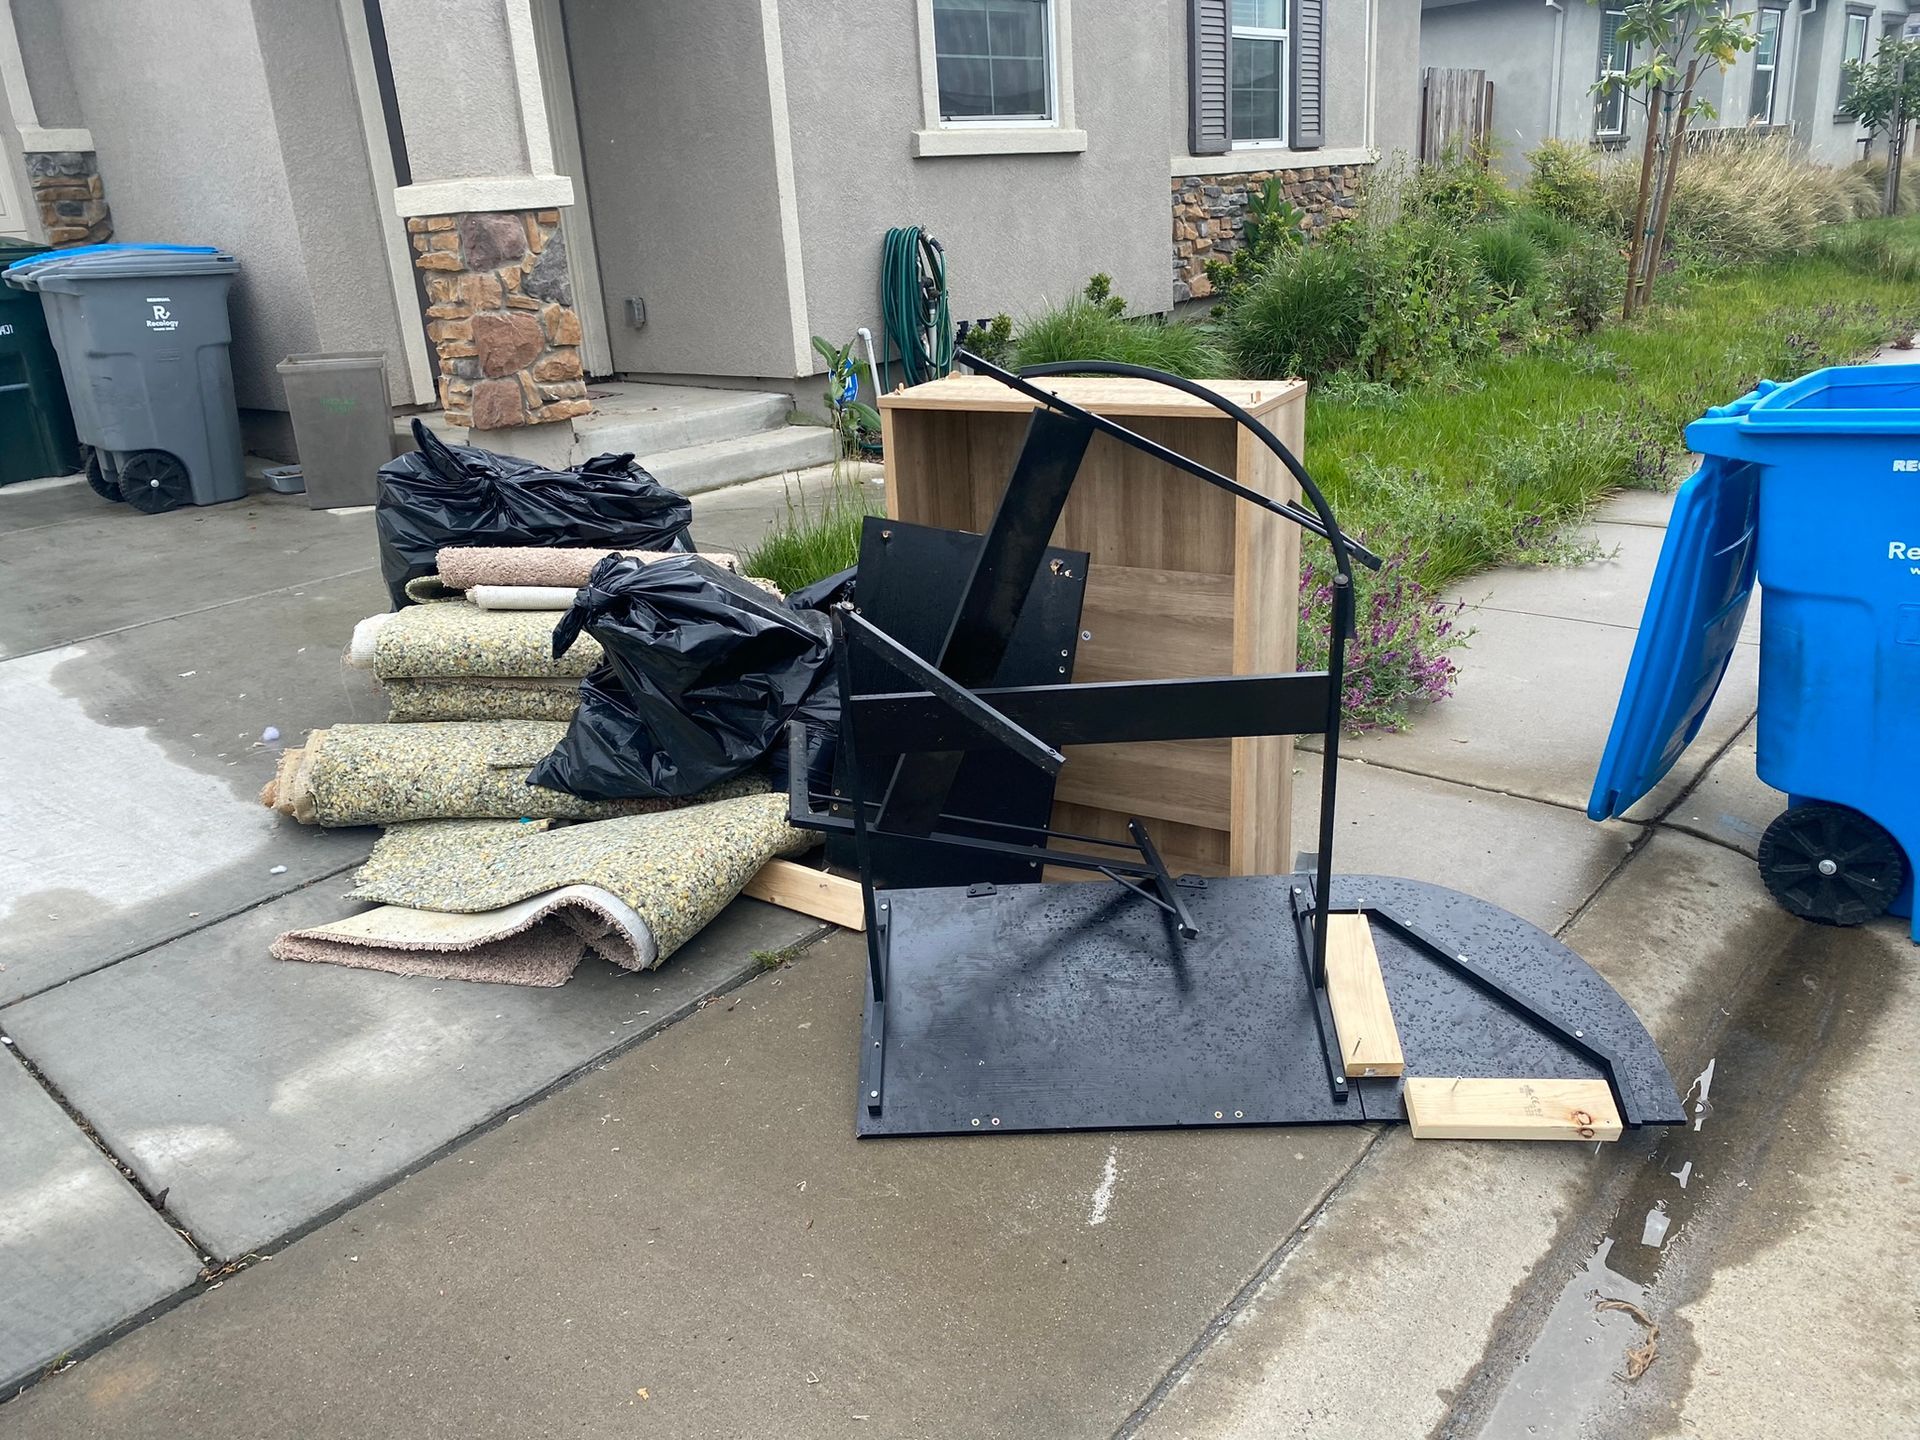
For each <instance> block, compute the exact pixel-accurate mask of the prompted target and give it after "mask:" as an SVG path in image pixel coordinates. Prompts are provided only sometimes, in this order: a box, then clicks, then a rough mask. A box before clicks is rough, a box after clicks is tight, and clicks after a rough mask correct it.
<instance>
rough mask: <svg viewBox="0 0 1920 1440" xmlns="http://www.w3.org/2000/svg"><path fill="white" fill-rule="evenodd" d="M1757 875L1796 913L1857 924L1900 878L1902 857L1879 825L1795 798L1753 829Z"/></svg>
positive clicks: (1896, 888) (1874, 911)
mask: <svg viewBox="0 0 1920 1440" xmlns="http://www.w3.org/2000/svg"><path fill="white" fill-rule="evenodd" d="M1759 861H1760V878H1761V879H1763V880H1765V881H1766V883H1767V889H1768V891H1769V892H1770V893H1771V894H1772V895H1773V898H1774V899H1776V900H1778V901H1779V902H1780V903H1781V904H1782V905H1783V906H1785V907H1786V908H1787V909H1788V910H1791V911H1792V912H1793V913H1794V914H1795V915H1798V916H1799V917H1800V918H1801V919H1802V920H1811V921H1813V922H1815V923H1816V924H1819V925H1864V924H1866V923H1867V921H1869V920H1875V919H1878V918H1879V917H1880V916H1882V915H1884V914H1886V911H1887V907H1888V906H1889V905H1891V904H1893V902H1894V899H1895V898H1896V897H1897V896H1898V895H1899V893H1900V890H1901V887H1902V886H1904V885H1905V884H1906V883H1907V858H1906V855H1905V854H1904V853H1903V852H1902V851H1901V849H1900V846H1899V843H1898V842H1897V841H1895V840H1894V838H1893V837H1892V836H1891V835H1889V834H1888V833H1887V832H1886V830H1885V829H1884V828H1882V827H1881V826H1880V825H1878V824H1877V823H1875V822H1874V821H1872V820H1870V819H1868V818H1867V817H1866V816H1865V815H1862V814H1861V813H1860V812H1859V811H1858V810H1850V809H1848V808H1847V807H1846V806H1845V805H1828V804H1825V803H1824V802H1816V803H1813V804H1808V805H1796V806H1794V807H1793V809H1791V810H1788V811H1786V812H1785V813H1784V814H1782V815H1781V816H1779V818H1777V819H1776V820H1775V821H1774V822H1773V823H1772V824H1771V825H1769V826H1768V827H1767V833H1766V834H1765V835H1763V836H1761V837H1760V854H1759Z"/></svg>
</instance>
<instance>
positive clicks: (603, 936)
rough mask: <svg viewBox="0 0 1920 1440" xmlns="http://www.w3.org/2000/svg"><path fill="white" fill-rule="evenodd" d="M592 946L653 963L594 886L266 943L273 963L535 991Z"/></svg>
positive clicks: (322, 929)
mask: <svg viewBox="0 0 1920 1440" xmlns="http://www.w3.org/2000/svg"><path fill="white" fill-rule="evenodd" d="M424 823H428V824H431V823H433V822H431V821H429V822H424ZM516 828H518V827H516ZM589 950H591V951H593V952H594V953H595V954H597V955H599V956H601V958H603V959H605V960H608V961H610V962H611V963H613V964H615V965H618V966H619V967H620V968H621V969H623V970H647V969H650V968H652V967H653V966H654V965H655V964H657V963H658V961H659V958H660V952H659V947H658V946H656V945H655V944H654V942H653V932H652V931H650V930H648V929H647V923H646V921H644V920H643V919H641V918H640V915H639V912H637V911H636V910H634V909H633V907H632V906H630V905H628V904H627V903H626V902H625V901H624V900H622V899H621V898H620V897H619V896H617V895H615V894H614V893H613V892H612V891H610V890H603V889H601V888H600V887H599V886H597V885H564V886H562V887H560V888H559V889H557V890H549V891H547V892H546V893H545V894H542V895H535V896H532V897H530V898H528V899H525V900H521V901H517V902H516V903H514V904H512V905H504V906H501V907H500V908H499V909H497V910H485V911H480V912H478V913H476V914H467V915H462V914H454V913H451V912H448V911H442V910H412V909H408V908H407V907H405V906H402V905H377V906H375V907H374V908H373V909H371V910H363V911H362V912H361V913H360V914H358V915H350V916H348V917H347V918H346V919H345V920H336V921H334V922H333V923H332V924H330V925H318V926H315V927H314V928H313V929H311V930H293V931H289V932H288V933H287V934H285V935H282V936H281V937H280V938H279V939H277V940H275V941H274V942H273V944H272V945H271V946H269V947H268V952H269V953H270V954H272V955H273V956H274V957H275V958H277V959H280V960H306V961H310V962H315V963H320V964H328V965H348V966H352V967H353V968H355V969H360V970H384V971H387V972H388V973H390V974H394V975H420V976H425V977H427V978H429V979H433V980H474V981H483V982H490V983H493V984H502V985H542V986H553V985H562V984H565V983H566V981H567V978H568V977H569V976H570V975H572V974H573V972H574V968H575V967H576V966H578V965H579V963H580V959H581V957H582V955H584V954H585V953H586V952H587V951H589Z"/></svg>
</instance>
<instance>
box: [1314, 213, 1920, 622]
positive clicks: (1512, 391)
mask: <svg viewBox="0 0 1920 1440" xmlns="http://www.w3.org/2000/svg"><path fill="white" fill-rule="evenodd" d="M1868 224H1869V225H1871V226H1872V229H1873V231H1874V232H1877V233H1879V234H1881V235H1884V236H1885V238H1886V239H1887V242H1888V245H1889V247H1890V248H1891V249H1892V250H1893V251H1895V252H1897V253H1907V254H1913V255H1916V256H1920V219H1904V220H1895V221H1878V222H1868ZM1849 228H1850V229H1858V230H1866V229H1867V228H1868V226H1867V225H1862V226H1858V227H1849ZM1901 268H1903V267H1898V266H1892V267H1888V266H1882V267H1878V268H1877V269H1874V270H1872V271H1869V270H1867V269H1865V268H1863V267H1862V266H1861V264H1860V263H1859V262H1858V261H1857V260H1853V261H1849V259H1847V258H1842V257H1836V256H1831V255H1811V256H1803V257H1799V258H1796V259H1791V260H1785V261H1781V262H1778V263H1776V264H1772V265H1767V266H1764V267H1758V268H1754V269H1748V270H1743V271H1740V272H1737V273H1735V274H1731V275H1727V276H1725V277H1722V278H1717V279H1707V280H1698V281H1694V282H1691V283H1688V284H1686V285H1684V286H1678V285H1676V287H1675V293H1674V294H1672V295H1671V296H1670V297H1668V298H1667V299H1666V300H1665V301H1664V302H1663V303H1662V304H1660V305H1659V306H1658V307H1657V308H1655V309H1652V310H1650V311H1648V312H1646V313H1645V314H1644V315H1642V316H1641V317H1638V318H1636V320H1635V321H1634V322H1633V323H1632V324H1631V325H1614V326H1611V327H1608V328H1606V329H1604V330H1602V331H1601V332H1600V333H1599V334H1597V335H1594V336H1592V337H1591V338H1589V339H1587V340H1585V341H1580V342H1573V343H1566V344H1561V345H1557V346H1555V347H1552V348H1549V349H1547V350H1544V351H1541V352H1537V353H1526V354H1518V355H1507V356H1498V357H1494V358H1490V359H1488V360H1485V361H1483V362H1480V363H1478V364H1476V365H1473V366H1470V367H1469V368H1468V370H1467V372H1466V373H1465V375H1464V376H1462V377H1459V378H1458V379H1456V380H1455V381H1453V382H1451V383H1447V384H1433V385H1427V386H1423V387H1418V388H1415V389H1412V390H1408V391H1404V392H1400V393H1398V394H1382V395H1381V396H1380V397H1379V399H1378V400H1377V401H1376V400H1374V399H1373V398H1371V397H1366V398H1362V399H1359V400H1343V399H1339V398H1328V397H1326V396H1321V395H1316V396H1314V397H1312V398H1311V399H1310V401H1309V408H1308V412H1307V454H1306V461H1307V465H1308V468H1309V469H1310V470H1311V472H1312V473H1313V475H1314V478H1315V479H1316V480H1318V481H1319V483H1320V484H1321V485H1322V486H1323V487H1324V488H1325V489H1326V490H1327V491H1328V494H1329V497H1330V498H1331V499H1332V501H1333V503H1334V506H1335V509H1336V512H1337V513H1338V514H1339V515H1340V517H1341V520H1342V522H1343V523H1344V524H1346V525H1347V526H1349V527H1350V528H1353V529H1356V530H1358V531H1360V532H1361V533H1362V534H1364V535H1365V536H1366V537H1367V539H1368V541H1369V543H1371V544H1372V546H1373V547H1374V548H1375V549H1376V550H1380V551H1382V552H1383V553H1405V554H1406V555H1407V556H1408V558H1409V560H1410V561H1411V563H1412V568H1413V571H1414V574H1415V576H1416V577H1417V578H1418V580H1419V581H1420V582H1421V583H1422V584H1424V585H1426V586H1429V587H1437V586H1441V585H1445V584H1447V583H1448V582H1450V581H1453V580H1457V579H1459V578H1461V577H1462V576H1465V575H1468V574H1471V573H1472V572H1474V571H1476V570H1479V569H1483V568H1485V567H1486V566H1488V565H1493V564H1498V563H1500V562H1502V561H1512V560H1528V559H1535V560H1546V559H1553V558H1556V554H1557V551H1556V542H1555V540H1554V538H1553V537H1554V535H1555V533H1556V532H1557V531H1559V530H1561V529H1562V528H1564V526H1565V525H1566V524H1567V523H1568V522H1569V521H1572V520H1574V519H1577V518H1578V517H1579V516H1580V515H1581V514H1583V513H1584V512H1585V511H1586V510H1587V509H1588V508H1590V507H1591V506H1592V505H1593V504H1594V502H1595V501H1597V500H1599V499H1600V498H1601V497H1602V496H1604V495H1605V494H1606V493H1608V492H1609V491H1611V490H1614V489H1618V488H1621V487H1632V486H1639V487H1643V488H1659V487H1663V486H1665V485H1667V484H1669V483H1671V480H1672V475H1673V471H1674V469H1675V467H1676V466H1677V465H1678V464H1679V462H1680V460H1681V457H1682V455H1683V453H1684V449H1685V445H1684V441H1683V439H1682V432H1683V430H1684V429H1685V427H1686V425H1687V423H1688V422H1689V421H1691V420H1694V419H1697V418H1698V417H1699V416H1700V414H1701V413H1702V412H1703V411H1704V410H1705V409H1706V408H1707V407H1708V406H1709V405H1716V404H1722V403H1724V402H1726V401H1728V400H1732V399H1735V398H1736V397H1738V396H1739V395H1741V394H1744V393H1745V392H1746V391H1748V390H1750V389H1751V388H1752V387H1753V384H1754V382H1755V381H1756V380H1760V379H1763V378H1767V379H1776V380H1788V379H1792V378H1793V377H1795V376H1797V375H1801V374H1804V373H1805V372H1806V371H1808V370H1812V369H1817V368H1818V367H1820V366H1822V365H1830V364H1842V363H1846V362H1848V361H1850V360H1853V359H1856V358H1858V357H1860V356H1862V355H1864V354H1866V353H1868V352H1870V351H1872V350H1873V349H1874V348H1875V347H1877V346H1879V345H1882V344H1884V343H1886V342H1887V341H1888V340H1889V339H1890V338H1892V337H1893V336H1894V335H1895V334H1896V333H1901V332H1904V333H1905V334H1908V335H1911V334H1913V333H1914V331H1915V329H1916V328H1920V284H1916V283H1914V281H1913V280H1912V279H1911V278H1889V274H1888V272H1889V270H1892V271H1895V272H1896V273H1897V272H1898V270H1900V269H1901ZM1915 358H1916V360H1920V354H1916V357H1915Z"/></svg>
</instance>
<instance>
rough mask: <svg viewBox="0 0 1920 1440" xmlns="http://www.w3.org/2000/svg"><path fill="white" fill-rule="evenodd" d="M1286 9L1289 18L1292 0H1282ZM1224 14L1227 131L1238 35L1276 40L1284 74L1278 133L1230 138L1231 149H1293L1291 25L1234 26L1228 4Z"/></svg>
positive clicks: (1230, 112)
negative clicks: (1253, 137) (1234, 50)
mask: <svg viewBox="0 0 1920 1440" xmlns="http://www.w3.org/2000/svg"><path fill="white" fill-rule="evenodd" d="M1286 12H1287V15H1288V17H1289V19H1291V17H1292V15H1293V0H1286ZM1227 16H1228V19H1227V128H1228V129H1229V130H1231V129H1232V128H1233V42H1234V41H1236V40H1238V39H1241V38H1242V37H1245V38H1246V39H1248V40H1278V41H1280V42H1281V44H1282V45H1283V47H1284V48H1283V49H1282V50H1281V52H1280V64H1281V67H1282V70H1283V73H1284V74H1285V77H1286V78H1285V81H1284V82H1283V84H1282V85H1281V89H1280V133H1279V135H1278V136H1275V137H1274V138H1272V139H1267V140H1234V141H1231V142H1230V143H1231V145H1232V147H1233V148H1234V149H1235V150H1291V149H1292V148H1293V143H1292V139H1293V137H1292V136H1290V135H1289V134H1288V133H1287V132H1288V130H1289V129H1291V128H1292V127H1291V126H1290V125H1289V123H1288V122H1289V121H1291V120H1292V118H1293V116H1292V114H1291V111H1292V109H1293V84H1292V81H1293V26H1292V25H1291V24H1288V25H1283V26H1281V27H1280V28H1279V29H1277V30H1276V29H1274V27H1273V26H1271V25H1235V24H1234V23H1233V19H1232V16H1233V7H1232V6H1231V5H1229V6H1228V7H1227Z"/></svg>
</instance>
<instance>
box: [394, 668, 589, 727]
mask: <svg viewBox="0 0 1920 1440" xmlns="http://www.w3.org/2000/svg"><path fill="white" fill-rule="evenodd" d="M380 688H381V689H382V690H383V691H384V692H385V693H386V697H387V706H388V715H387V719H389V720H391V721H394V722H396V723H400V722H412V721H421V720H571V719H572V718H573V712H574V711H576V710H578V709H579V708H580V682H579V681H577V680H562V681H558V682H551V681H546V680H514V679H505V680H399V679H389V680H382V681H381V682H380Z"/></svg>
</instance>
